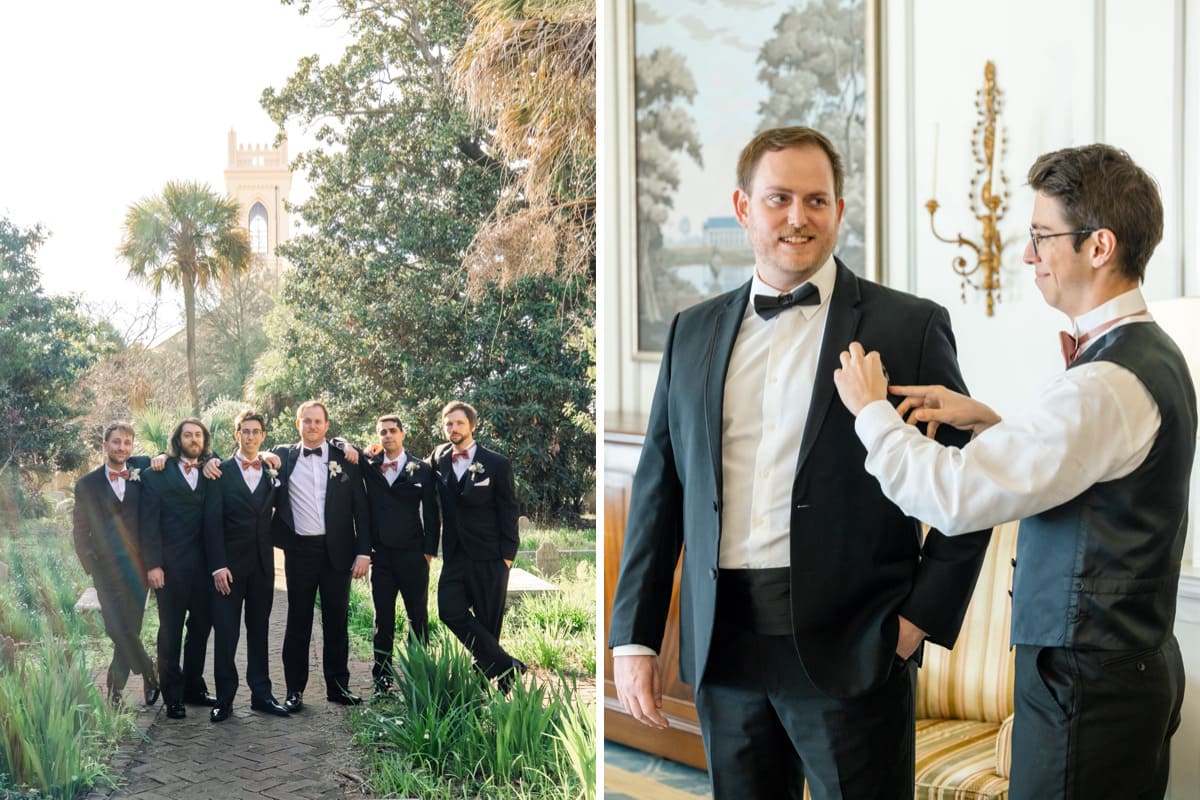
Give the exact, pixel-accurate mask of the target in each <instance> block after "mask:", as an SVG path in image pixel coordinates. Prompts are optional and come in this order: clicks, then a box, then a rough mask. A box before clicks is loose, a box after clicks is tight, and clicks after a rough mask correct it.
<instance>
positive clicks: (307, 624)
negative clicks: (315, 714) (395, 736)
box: [283, 536, 350, 696]
mask: <svg viewBox="0 0 1200 800" xmlns="http://www.w3.org/2000/svg"><path fill="white" fill-rule="evenodd" d="M285 556H286V557H285V559H284V564H283V571H284V574H285V575H286V576H287V592H288V613H287V627H286V628H285V629H284V632H283V677H284V680H285V681H286V682H287V691H288V693H289V694H290V693H291V692H303V691H304V689H305V687H307V686H308V645H309V643H310V642H311V641H312V626H313V608H314V606H315V604H316V601H317V592H320V593H321V634H322V636H323V638H324V646H323V647H322V651H321V666H322V669H323V670H324V675H325V692H326V696H333V695H339V694H342V693H343V692H348V691H349V690H350V639H349V634H348V632H347V630H346V627H347V617H348V615H349V613H350V570H349V569H344V570H340V569H335V568H334V566H333V564H331V563H330V562H329V555H328V553H327V552H326V551H325V537H324V536H298V537H296V541H295V543H293V544H292V545H291V546H289V547H288V549H287V550H286V552H285Z"/></svg>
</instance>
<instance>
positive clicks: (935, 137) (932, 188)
mask: <svg viewBox="0 0 1200 800" xmlns="http://www.w3.org/2000/svg"><path fill="white" fill-rule="evenodd" d="M941 127H942V126H941V123H937V122H935V123H934V124H933V181H932V185H931V186H930V189H929V191H930V192H931V194H930V195H929V196H930V197H934V198H936V197H937V161H938V159H937V156H938V134H939V133H941Z"/></svg>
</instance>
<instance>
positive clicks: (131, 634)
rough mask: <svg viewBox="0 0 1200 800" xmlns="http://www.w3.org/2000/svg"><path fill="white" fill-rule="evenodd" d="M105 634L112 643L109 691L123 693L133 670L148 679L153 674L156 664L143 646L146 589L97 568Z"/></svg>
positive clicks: (113, 573)
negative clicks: (114, 690)
mask: <svg viewBox="0 0 1200 800" xmlns="http://www.w3.org/2000/svg"><path fill="white" fill-rule="evenodd" d="M92 581H93V583H94V584H95V586H96V596H97V597H98V598H99V600H100V615H101V617H102V618H103V619H104V632H105V633H106V634H108V638H109V639H110V640H112V643H113V655H112V661H111V662H110V663H109V666H108V677H107V681H106V682H107V684H108V688H110V689H116V690H117V691H121V690H122V689H124V688H125V683H126V681H128V680H129V673H130V671H133V672H136V673H137V674H138V675H142V676H146V675H151V676H152V675H153V674H154V662H153V661H152V660H151V658H150V654H149V653H147V652H146V648H145V647H143V646H142V639H141V635H142V618H143V617H144V616H145V614H146V587H145V585H142V584H135V583H133V582H131V581H129V580H126V578H125V577H124V576H123V575H122V574H120V571H119V570H112V571H109V570H104V569H97V570H96V571H95V572H94V573H93V574H92Z"/></svg>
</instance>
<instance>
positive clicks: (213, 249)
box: [117, 181, 250, 414]
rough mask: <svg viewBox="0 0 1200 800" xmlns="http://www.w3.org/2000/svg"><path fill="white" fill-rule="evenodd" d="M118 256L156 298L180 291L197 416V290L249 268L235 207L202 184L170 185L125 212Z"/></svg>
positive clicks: (247, 239) (244, 236) (246, 237)
mask: <svg viewBox="0 0 1200 800" xmlns="http://www.w3.org/2000/svg"><path fill="white" fill-rule="evenodd" d="M117 252H118V254H119V255H120V256H121V257H122V258H124V259H125V260H126V261H128V262H129V274H130V275H131V276H133V277H135V278H137V279H139V280H142V281H144V282H145V283H146V284H148V285H149V286H150V288H151V290H153V292H154V293H155V294H156V295H157V294H161V293H162V287H163V283H164V282H165V283H167V284H168V285H170V286H174V287H177V288H181V289H182V290H183V309H184V315H185V319H186V323H187V375H188V392H189V393H190V395H191V398H192V413H194V414H198V413H200V390H199V387H198V386H197V384H196V290H197V289H204V288H205V287H207V286H208V284H209V283H210V282H213V281H216V282H220V281H222V280H224V278H225V277H226V276H230V275H234V274H237V273H240V272H244V271H245V270H246V269H247V268H248V267H249V264H250V237H249V234H248V233H247V231H246V229H245V228H243V227H241V225H240V224H239V222H238V203H237V201H236V200H231V199H229V198H225V197H221V196H220V195H218V194H216V193H215V192H213V190H212V189H211V188H210V187H209V185H208V184H206V183H197V182H192V181H172V182H169V183H168V184H167V185H166V186H165V187H163V191H162V194H161V195H159V196H157V197H147V198H143V199H142V200H140V201H138V202H137V203H134V204H133V205H131V206H130V207H129V210H128V211H126V212H125V239H124V241H122V242H121V246H120V247H119V248H117Z"/></svg>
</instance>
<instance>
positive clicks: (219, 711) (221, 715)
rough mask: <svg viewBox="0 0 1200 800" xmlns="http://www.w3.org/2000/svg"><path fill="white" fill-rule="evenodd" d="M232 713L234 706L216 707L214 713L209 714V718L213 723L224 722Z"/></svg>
mask: <svg viewBox="0 0 1200 800" xmlns="http://www.w3.org/2000/svg"><path fill="white" fill-rule="evenodd" d="M232 713H233V708H232V706H215V707H214V708H213V710H212V711H210V712H208V718H209V719H210V720H212V721H213V722H224V721H225V720H227V719H229V717H230V715H231V714H232Z"/></svg>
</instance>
